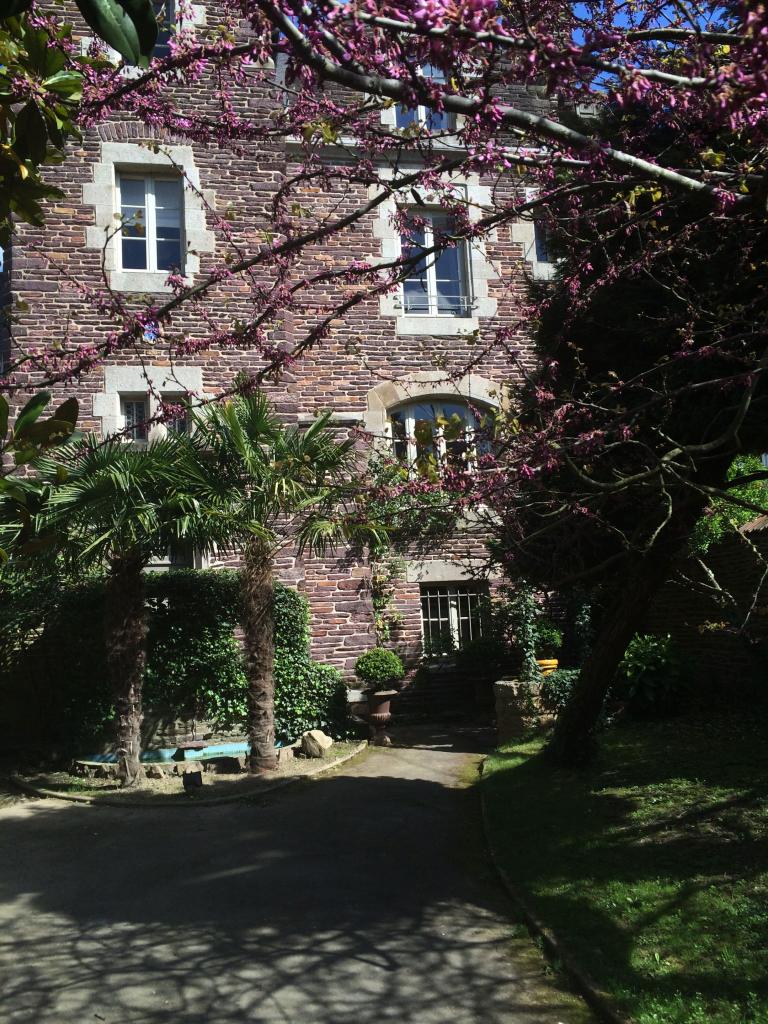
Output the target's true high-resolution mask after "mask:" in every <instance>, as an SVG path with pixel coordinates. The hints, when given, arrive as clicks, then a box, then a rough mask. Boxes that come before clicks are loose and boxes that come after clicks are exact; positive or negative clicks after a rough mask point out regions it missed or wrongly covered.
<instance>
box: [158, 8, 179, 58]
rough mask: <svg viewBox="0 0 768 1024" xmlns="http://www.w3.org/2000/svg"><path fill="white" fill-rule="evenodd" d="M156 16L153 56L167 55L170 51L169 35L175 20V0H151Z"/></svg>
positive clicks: (171, 32) (171, 34)
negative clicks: (155, 37) (155, 40)
mask: <svg viewBox="0 0 768 1024" xmlns="http://www.w3.org/2000/svg"><path fill="white" fill-rule="evenodd" d="M152 6H153V8H154V11H155V17H156V18H157V42H156V43H155V49H154V53H153V54H152V56H153V57H168V56H170V53H171V47H170V42H171V37H172V36H173V27H174V24H175V22H176V0H152Z"/></svg>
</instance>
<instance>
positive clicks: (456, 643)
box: [420, 583, 488, 657]
mask: <svg viewBox="0 0 768 1024" xmlns="http://www.w3.org/2000/svg"><path fill="white" fill-rule="evenodd" d="M420 590H421V625H422V636H423V640H424V652H425V654H427V655H428V656H431V657H440V656H442V657H448V656H449V655H451V654H452V653H454V652H455V651H457V650H460V649H461V648H462V647H464V646H466V644H468V643H469V642H470V641H472V640H476V639H477V638H478V637H480V636H482V635H483V607H484V604H485V602H486V601H487V598H488V590H487V587H485V586H483V585H481V584H477V583H439V584H429V585H425V584H423V585H422V586H421V588H420Z"/></svg>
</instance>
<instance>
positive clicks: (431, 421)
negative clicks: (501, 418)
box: [389, 398, 491, 477]
mask: <svg viewBox="0 0 768 1024" xmlns="http://www.w3.org/2000/svg"><path fill="white" fill-rule="evenodd" d="M389 428H390V432H391V437H392V449H393V452H394V455H395V457H396V458H397V459H398V460H399V461H400V462H402V463H403V464H404V465H406V466H408V468H409V469H410V470H411V471H412V472H415V473H418V474H420V475H422V476H428V477H434V476H437V475H438V474H439V473H441V472H445V471H446V470H452V471H454V472H463V471H465V470H467V469H471V468H472V466H473V465H474V464H475V462H476V460H477V456H478V455H479V454H482V453H483V452H485V451H488V450H489V440H490V436H491V414H490V413H484V412H483V410H481V409H479V408H475V407H470V406H469V405H468V404H467V403H466V402H463V401H461V400H457V399H451V398H433V399H421V400H419V401H414V402H408V403H407V404H404V405H401V406H398V407H397V408H396V409H393V410H392V411H391V412H390V413H389Z"/></svg>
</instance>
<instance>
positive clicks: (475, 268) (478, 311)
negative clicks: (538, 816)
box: [368, 110, 498, 338]
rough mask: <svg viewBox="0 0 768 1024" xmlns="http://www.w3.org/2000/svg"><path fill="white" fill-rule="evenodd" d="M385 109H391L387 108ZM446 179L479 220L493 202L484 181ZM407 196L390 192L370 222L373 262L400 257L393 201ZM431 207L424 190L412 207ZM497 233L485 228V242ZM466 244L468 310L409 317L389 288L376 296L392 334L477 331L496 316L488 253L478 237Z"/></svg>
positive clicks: (400, 202) (395, 292)
mask: <svg viewBox="0 0 768 1024" xmlns="http://www.w3.org/2000/svg"><path fill="white" fill-rule="evenodd" d="M387 113H391V110H390V111H387ZM390 176H391V175H390ZM382 177H383V178H384V179H386V178H387V177H388V175H387V173H386V171H385V172H382ZM446 183H447V184H451V185H452V187H453V189H454V192H455V194H456V196H457V198H459V199H463V200H465V201H466V203H467V213H468V216H469V221H470V223H474V222H475V221H477V220H479V219H480V218H481V217H482V216H483V211H484V210H485V209H488V208H490V206H491V204H492V195H491V190H490V188H489V187H488V186H486V185H481V184H480V179H479V178H478V176H477V175H475V174H471V175H469V176H468V177H464V176H459V177H457V178H455V179H449V178H446ZM377 194H378V193H377V191H376V187H375V186H371V187H370V188H369V190H368V195H369V197H370V198H371V199H373V198H374V197H375V196H376V195H377ZM407 199H408V196H407V195H398V196H397V197H395V196H394V195H393V196H392V198H391V199H388V200H385V201H384V202H383V203H382V204H381V205H380V207H379V216H378V219H377V220H375V221H374V224H373V235H374V238H375V239H377V240H380V245H381V251H380V254H379V253H377V254H375V255H372V256H371V261H372V262H375V261H377V260H379V261H381V262H382V263H387V264H389V263H391V262H392V261H393V260H395V259H398V258H399V257H400V256H401V254H402V249H401V245H402V240H401V237H400V233H399V231H398V228H397V226H396V222H395V214H396V213H397V209H398V206H400V208H401V209H402V208H403V207H406V208H408V203H407ZM434 207H435V204H434V202H433V197H431V196H429V195H425V196H424V198H423V200H422V201H421V202H420V203H419V204H418V205H414V207H413V208H414V209H422V208H426V209H430V208H434ZM496 237H497V236H496V232H495V231H491V232H489V234H488V240H489V241H491V242H493V241H496ZM465 246H466V248H465V250H464V256H465V267H466V273H467V280H468V282H469V285H468V287H470V288H471V291H472V307H471V310H470V313H471V315H470V316H453V315H451V314H447V315H445V314H444V315H440V316H423V315H422V316H418V315H415V316H411V315H410V314H408V313H405V312H404V311H403V292H402V288H393V289H392V291H391V292H387V293H386V294H384V295H382V296H380V298H379V312H380V314H381V316H382V317H392V318H393V319H394V328H395V334H396V335H397V336H398V337H402V336H404V335H405V336H407V335H416V336H421V337H424V336H428V335H433V336H435V337H443V338H458V337H465V336H469V335H473V334H475V333H476V332H477V331H479V330H480V325H481V322H482V321H483V320H484V319H486V318H490V317H494V316H495V315H496V312H497V308H498V303H497V300H496V298H495V297H492V296H491V295H490V294H489V284H490V282H491V281H493V280H495V279H496V278H497V277H498V273H497V270H496V267H495V266H494V264H493V263H492V262H491V261H490V260H489V259H488V257H487V254H486V251H485V241H484V239H482V238H473V239H472V241H471V242H465Z"/></svg>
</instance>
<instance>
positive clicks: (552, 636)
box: [535, 615, 563, 676]
mask: <svg viewBox="0 0 768 1024" xmlns="http://www.w3.org/2000/svg"><path fill="white" fill-rule="evenodd" d="M535 629H536V640H535V644H536V664H537V665H538V666H539V668H540V669H541V674H542V675H544V676H546V675H549V673H550V672H554V671H555V669H556V668H557V666H558V664H559V662H558V659H557V657H556V655H557V652H558V651H559V650H560V648H561V647H562V644H563V633H562V630H560V629H558V627H557V626H556V625H555V624H554V622H553V621H552V620H551V619H549V618H547V616H546V615H542V616H540V617H539V618H538V619H537V620H536V626H535Z"/></svg>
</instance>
